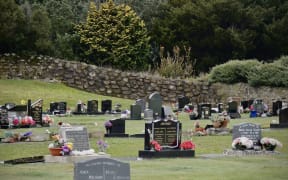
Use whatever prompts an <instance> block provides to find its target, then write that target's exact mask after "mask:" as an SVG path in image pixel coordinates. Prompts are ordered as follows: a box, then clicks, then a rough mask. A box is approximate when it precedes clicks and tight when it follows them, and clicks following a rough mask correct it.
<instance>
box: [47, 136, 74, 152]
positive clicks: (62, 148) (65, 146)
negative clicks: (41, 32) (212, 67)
mask: <svg viewBox="0 0 288 180" xmlns="http://www.w3.org/2000/svg"><path fill="white" fill-rule="evenodd" d="M51 138H52V139H53V140H54V142H53V143H50V144H49V145H48V148H49V149H58V150H59V153H58V152H57V154H56V156H57V155H58V156H60V155H62V156H64V155H70V153H71V152H72V150H73V143H71V142H65V141H64V139H62V138H61V137H60V135H58V134H55V135H52V136H51ZM50 151H51V150H50ZM52 155H55V154H52Z"/></svg>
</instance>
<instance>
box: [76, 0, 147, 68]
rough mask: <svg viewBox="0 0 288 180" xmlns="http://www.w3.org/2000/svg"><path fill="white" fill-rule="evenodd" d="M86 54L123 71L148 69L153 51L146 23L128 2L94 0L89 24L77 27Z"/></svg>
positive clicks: (102, 63)
mask: <svg viewBox="0 0 288 180" xmlns="http://www.w3.org/2000/svg"><path fill="white" fill-rule="evenodd" d="M76 31H77V33H78V34H79V36H80V42H81V44H82V47H83V50H84V52H85V55H86V57H87V58H88V59H89V60H90V61H91V62H92V63H94V64H97V65H100V66H103V65H104V66H112V67H115V68H119V69H122V70H135V69H141V70H144V69H147V67H148V57H149V52H150V47H149V37H148V34H147V29H146V27H145V23H144V22H143V21H142V20H141V19H140V18H139V17H138V16H137V15H136V13H135V12H134V11H133V10H132V9H131V8H130V7H129V6H127V5H115V4H114V3H113V2H112V1H108V2H107V3H103V4H102V5H101V6H100V8H99V10H97V8H96V6H95V4H94V3H91V4H90V10H89V13H88V16H87V20H86V23H83V24H80V25H78V26H76Z"/></svg>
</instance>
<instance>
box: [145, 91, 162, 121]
mask: <svg viewBox="0 0 288 180" xmlns="http://www.w3.org/2000/svg"><path fill="white" fill-rule="evenodd" d="M148 108H149V109H152V110H153V116H154V119H156V118H157V117H158V118H159V117H162V97H161V95H160V94H159V93H158V92H154V93H152V94H151V95H150V96H149V98H148Z"/></svg>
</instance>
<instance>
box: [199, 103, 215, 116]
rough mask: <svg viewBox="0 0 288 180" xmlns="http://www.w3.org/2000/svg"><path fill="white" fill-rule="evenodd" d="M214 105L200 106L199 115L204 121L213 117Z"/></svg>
mask: <svg viewBox="0 0 288 180" xmlns="http://www.w3.org/2000/svg"><path fill="white" fill-rule="evenodd" d="M211 108H212V105H211V104H209V103H201V104H199V105H198V115H199V116H200V117H202V118H203V119H209V118H210V116H211Z"/></svg>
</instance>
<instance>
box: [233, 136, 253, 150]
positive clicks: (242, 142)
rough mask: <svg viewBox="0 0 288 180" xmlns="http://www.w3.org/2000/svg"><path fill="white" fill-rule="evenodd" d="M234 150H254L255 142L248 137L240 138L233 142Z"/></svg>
mask: <svg viewBox="0 0 288 180" xmlns="http://www.w3.org/2000/svg"><path fill="white" fill-rule="evenodd" d="M232 148H233V149H237V150H245V149H252V148H253V141H252V140H251V139H249V138H247V137H238V138H235V139H234V140H233V142H232Z"/></svg>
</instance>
